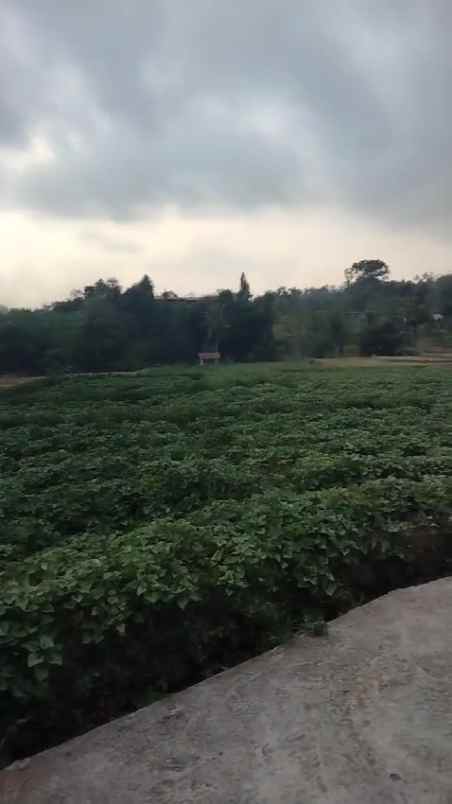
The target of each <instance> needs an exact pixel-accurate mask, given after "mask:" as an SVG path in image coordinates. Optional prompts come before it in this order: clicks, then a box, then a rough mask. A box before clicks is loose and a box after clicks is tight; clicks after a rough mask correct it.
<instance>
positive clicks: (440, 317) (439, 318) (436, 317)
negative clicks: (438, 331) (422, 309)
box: [432, 313, 444, 324]
mask: <svg viewBox="0 0 452 804" xmlns="http://www.w3.org/2000/svg"><path fill="white" fill-rule="evenodd" d="M432 318H433V320H434V321H436V322H437V323H438V324H439V323H440V322H441V321H442V320H443V318H444V316H443V314H442V313H433V314H432Z"/></svg>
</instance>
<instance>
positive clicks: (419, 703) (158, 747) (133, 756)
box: [0, 578, 452, 804]
mask: <svg viewBox="0 0 452 804" xmlns="http://www.w3.org/2000/svg"><path fill="white" fill-rule="evenodd" d="M0 802H1V804H132V803H133V804H141V802H149V804H151V803H152V804H195V802H196V804H373V803H374V802H375V804H376V803H377V802H381V803H383V802H384V803H385V804H390V803H391V802H400V803H401V802H409V804H413V803H415V804H416V803H417V802H419V804H448V803H449V804H451V802H452V578H446V579H442V580H439V581H435V582H434V583H429V584H426V585H424V586H418V587H413V588H410V589H404V590H399V591H397V592H392V593H391V594H389V595H386V596H385V597H381V598H379V599H378V600H375V601H373V602H372V603H369V604H368V605H366V606H363V607H361V608H357V609H354V610H353V611H351V612H349V613H348V614H346V615H344V616H343V617H340V618H339V619H337V620H335V621H334V622H333V623H331V624H330V627H329V633H328V635H327V636H324V637H317V638H312V637H307V636H302V637H298V638H295V639H293V640H292V641H291V642H290V643H289V644H287V645H284V646H282V647H280V648H277V649H276V650H273V651H270V652H269V653H265V654H263V655H262V656H260V657H258V658H256V659H252V660H251V661H249V662H246V663H244V664H242V665H240V666H238V667H235V668H234V669H232V670H229V671H227V672H225V673H222V674H221V675H218V676H215V677H214V678H211V679H209V680H208V681H204V682H203V683H201V684H198V685H197V686H194V687H191V688H190V689H187V690H185V691H184V692H181V693H178V694H177V695H173V696H170V697H168V698H167V699H165V700H163V701H160V702H158V703H155V704H153V705H152V706H149V707H146V708H144V709H141V710H140V711H138V712H136V713H134V714H133V715H129V716H127V717H124V718H121V719H119V720H117V721H115V722H113V723H109V724H108V725H106V726H102V727H101V728H98V729H95V730H94V731H92V732H90V733H88V734H85V735H83V736H82V737H79V738H77V739H75V740H72V741H70V742H68V743H65V744H63V745H61V746H59V747H57V748H53V749H51V750H49V751H46V752H44V753H42V754H38V755H37V756H34V757H32V758H30V759H29V760H25V761H22V762H19V763H15V764H14V765H12V766H10V768H8V769H6V770H4V771H3V772H2V773H0Z"/></svg>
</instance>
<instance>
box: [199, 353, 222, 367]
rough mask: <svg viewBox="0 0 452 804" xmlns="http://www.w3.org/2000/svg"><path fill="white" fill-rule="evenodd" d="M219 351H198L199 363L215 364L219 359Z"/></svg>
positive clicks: (201, 364)
mask: <svg viewBox="0 0 452 804" xmlns="http://www.w3.org/2000/svg"><path fill="white" fill-rule="evenodd" d="M220 357H221V355H220V353H219V352H198V358H199V365H200V366H207V365H209V363H210V364H212V365H214V366H216V365H217V364H218V362H219V360H220Z"/></svg>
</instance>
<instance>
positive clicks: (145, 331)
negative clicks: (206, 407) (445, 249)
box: [0, 260, 452, 375]
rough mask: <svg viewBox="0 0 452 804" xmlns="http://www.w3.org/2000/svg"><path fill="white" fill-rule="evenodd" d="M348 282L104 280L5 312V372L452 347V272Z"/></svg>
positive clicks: (356, 275)
mask: <svg viewBox="0 0 452 804" xmlns="http://www.w3.org/2000/svg"><path fill="white" fill-rule="evenodd" d="M345 276H346V282H345V284H344V285H343V286H341V287H329V286H326V287H321V288H307V289H305V290H299V289H298V288H290V289H287V288H284V287H282V288H279V290H277V291H276V292H272V291H268V292H267V293H264V295H262V296H257V297H256V296H253V295H252V293H251V290H250V286H249V283H248V280H247V279H246V276H245V274H242V275H241V277H240V283H239V286H238V289H237V291H236V292H234V291H232V290H227V289H223V290H220V291H218V292H217V293H216V294H215V295H210V296H202V297H199V298H197V299H194V298H179V297H177V295H176V294H175V293H173V292H171V291H165V292H164V293H162V294H161V295H160V296H156V295H155V293H154V287H153V284H152V281H151V279H150V278H149V277H148V276H144V277H143V278H142V279H141V280H140V281H139V282H137V283H136V284H134V285H132V286H131V287H130V288H128V289H127V290H124V291H123V290H122V288H121V287H120V285H119V283H118V282H117V280H115V279H108V280H106V281H105V280H103V279H99V280H98V281H97V282H95V283H94V284H93V285H88V286H87V287H85V288H84V290H83V291H81V290H78V291H73V293H72V294H71V296H70V298H69V299H66V300H64V301H60V302H55V303H54V304H53V305H51V306H50V307H45V308H43V309H40V310H34V311H30V310H14V309H13V310H6V309H4V310H3V311H1V310H0V373H16V374H33V375H40V374H41V375H53V374H62V373H70V372H92V371H94V372H101V371H117V370H121V371H122V370H124V371H126V370H139V369H143V368H146V367H149V366H155V365H163V364H174V363H178V364H188V363H194V362H195V361H197V355H198V353H199V352H200V351H219V352H220V353H221V355H222V359H223V362H231V361H239V362H251V361H270V360H274V359H275V358H280V359H287V358H291V359H300V358H322V357H334V356H336V355H342V354H358V353H361V354H378V355H393V354H398V353H401V352H402V353H404V354H407V353H409V354H412V353H416V351H417V350H422V349H426V350H429V349H430V348H431V347H432V346H434V347H439V348H442V349H444V350H446V349H449V350H450V348H451V344H452V282H451V281H450V280H451V278H450V276H447V275H446V276H440V277H438V278H436V279H435V278H434V277H433V276H430V275H424V276H422V277H418V278H416V280H414V281H400V282H397V281H394V280H389V279H388V276H389V269H388V267H387V265H386V263H384V262H383V261H382V260H361V261H360V262H357V263H354V264H353V266H352V267H351V268H350V269H347V270H346V271H345Z"/></svg>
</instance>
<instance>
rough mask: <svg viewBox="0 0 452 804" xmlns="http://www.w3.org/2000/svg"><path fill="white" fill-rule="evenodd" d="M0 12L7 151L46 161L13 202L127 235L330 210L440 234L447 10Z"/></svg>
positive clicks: (32, 169) (60, 6)
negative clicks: (145, 224)
mask: <svg viewBox="0 0 452 804" xmlns="http://www.w3.org/2000/svg"><path fill="white" fill-rule="evenodd" d="M229 6H232V8H230V7H229ZM394 6H396V8H394ZM0 14H1V15H2V17H3V19H2V20H0V23H2V24H1V27H0V30H1V31H2V34H0V39H1V37H2V36H3V39H4V41H3V42H2V41H0V46H1V49H0V53H1V55H0V59H1V63H2V64H1V71H0V146H1V145H2V144H3V145H4V146H6V147H12V146H14V145H16V146H17V147H23V146H24V144H25V143H27V142H30V141H32V138H33V136H35V137H36V136H39V137H41V138H44V139H45V140H46V141H47V142H48V143H49V145H50V147H51V149H52V151H53V154H54V159H53V160H52V161H49V162H48V163H42V164H37V165H35V166H32V165H30V166H29V167H28V168H27V169H26V170H24V171H22V172H20V173H19V174H17V175H15V176H13V177H11V176H10V177H9V181H6V182H5V183H4V186H5V187H6V194H7V200H8V202H9V203H10V204H16V205H17V204H21V205H23V206H26V207H32V208H33V209H36V210H47V211H48V210H50V211H51V212H53V213H56V214H62V215H65V214H66V215H74V216H78V215H86V216H89V215H95V214H108V215H111V216H112V217H114V218H118V219H123V218H127V217H131V216H133V215H135V214H136V213H137V210H139V208H140V207H145V206H146V207H149V206H150V207H155V208H159V207H160V206H162V205H166V204H168V205H174V206H177V207H181V208H190V209H193V208H201V209H205V210H209V211H211V210H215V209H218V208H228V209H242V210H243V209H245V210H246V209H255V208H256V207H260V206H265V205H272V204H277V205H282V206H294V205H300V206H302V205H312V204H316V203H320V204H322V203H323V204H326V205H332V204H333V205H336V206H339V207H341V206H342V207H349V208H357V209H359V210H360V211H364V212H368V213H369V214H371V215H376V216H378V217H379V218H381V219H383V220H385V221H386V222H394V224H397V222H403V223H407V224H412V223H415V224H417V225H419V224H423V225H426V226H429V227H432V226H433V227H437V228H438V230H442V231H443V232H444V231H448V230H449V219H450V214H451V211H452V158H451V156H452V153H451V151H452V147H451V144H450V128H451V123H452V119H451V117H452V115H451V113H450V111H449V109H448V87H449V85H450V83H449V82H450V79H451V65H452V56H451V55H450V52H449V51H450V48H449V32H450V24H451V22H452V4H450V3H449V2H448V0H422V2H421V0H418V1H417V2H416V0H410V2H408V0H398V2H397V3H393V2H392V0H391V2H389V0H379V2H378V3H377V2H374V1H373V0H368V1H367V2H366V0H348V1H347V0H341V2H337V3H330V2H326V0H325V2H318V0H305V1H304V2H302V1H301V2H300V0H279V1H278V2H277V0H248V2H245V3H244V4H226V3H218V2H216V1H215V2H214V0H192V1H191V2H190V3H188V2H185V0H179V2H176V0H175V2H169V0H166V2H165V0H160V1H158V0H157V1H155V0H154V2H149V0H135V2H129V3H122V2H119V0H118V1H117V2H113V0H110V1H109V2H100V0H99V2H97V3H92V2H88V1H87V0H79V1H78V2H75V0H68V2H66V3H61V2H59V0H39V2H36V0H14V2H13V0H11V2H10V3H9V4H8V2H7V4H6V6H3V12H0Z"/></svg>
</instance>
